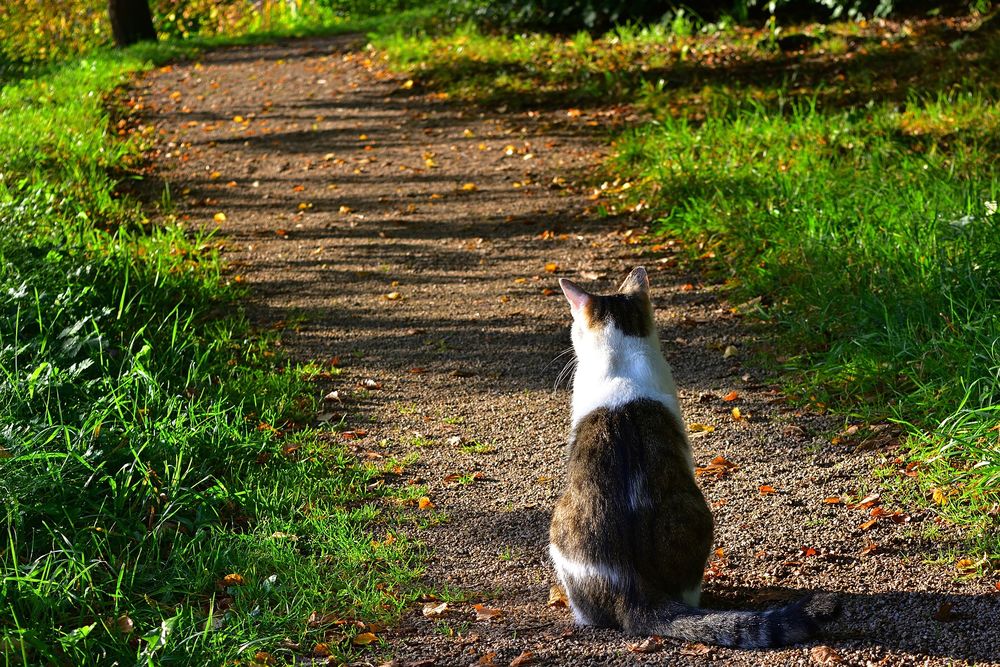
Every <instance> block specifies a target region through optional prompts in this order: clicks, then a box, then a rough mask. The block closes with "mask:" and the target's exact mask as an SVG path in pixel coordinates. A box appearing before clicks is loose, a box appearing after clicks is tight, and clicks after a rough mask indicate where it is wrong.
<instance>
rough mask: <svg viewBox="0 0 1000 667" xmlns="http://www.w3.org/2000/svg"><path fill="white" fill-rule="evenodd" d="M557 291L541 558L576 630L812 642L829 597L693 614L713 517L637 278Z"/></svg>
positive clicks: (768, 643) (732, 642)
mask: <svg viewBox="0 0 1000 667" xmlns="http://www.w3.org/2000/svg"><path fill="white" fill-rule="evenodd" d="M559 285H560V287H562V291H563V293H564V294H565V295H566V299H567V300H568V301H569V304H570V310H571V311H572V315H573V326H572V339H573V349H574V351H575V352H576V357H577V363H578V366H577V369H576V373H575V375H574V376H573V399H572V426H571V434H570V439H569V462H568V475H567V487H566V489H565V491H564V492H563V494H562V496H561V497H560V498H559V500H558V502H557V503H556V506H555V510H554V513H553V516H552V525H551V528H550V532H549V540H550V544H549V555H550V557H551V559H552V562H553V564H554V565H555V570H556V574H557V577H558V579H559V581H560V583H561V584H562V586H563V588H564V589H565V590H566V593H567V597H568V599H569V605H570V608H571V609H572V611H573V615H574V618H575V620H576V622H577V623H579V624H581V625H595V626H600V627H609V628H619V629H622V630H624V631H626V632H628V633H630V634H637V635H661V636H664V637H672V638H677V639H683V640H688V641H698V642H705V643H711V644H718V645H722V646H733V647H740V648H763V647H775V646H783V645H787V644H793V643H798V642H801V641H804V640H806V639H808V638H810V637H812V636H813V635H815V634H817V633H818V632H819V630H820V627H821V625H822V624H823V623H824V622H825V621H827V620H830V619H832V618H833V617H834V616H835V615H836V614H837V612H838V603H837V600H836V597H835V596H834V595H832V594H829V593H823V594H815V595H812V596H810V597H806V598H804V599H802V600H799V601H797V602H795V603H792V604H790V605H788V606H785V607H781V608H777V609H771V610H768V611H763V612H756V611H708V610H704V609H699V608H698V603H699V599H700V596H701V582H702V578H703V576H704V568H705V564H706V562H707V560H708V556H709V553H710V551H711V549H712V531H713V522H712V513H711V511H710V510H709V508H708V504H707V503H706V502H705V498H704V496H703V495H702V493H701V491H700V490H699V488H698V485H697V484H696V483H695V477H694V465H693V462H692V458H691V447H690V445H689V444H688V441H687V436H686V434H685V429H684V421H683V418H682V416H681V410H680V405H679V403H678V400H677V388H676V386H675V384H674V380H673V376H672V373H671V371H670V366H669V365H668V364H667V362H666V360H665V359H664V357H663V354H662V352H661V351H660V342H659V337H658V335H657V332H656V327H655V323H654V320H653V307H652V303H651V301H650V298H649V278H648V276H647V274H646V271H645V269H643V268H642V267H639V268H636V269H634V270H633V271H632V272H631V273H630V274H629V276H628V277H627V278H626V279H625V282H624V283H622V285H621V287H620V288H619V290H618V293H617V294H613V295H608V296H599V295H594V294H590V293H588V292H586V291H584V290H583V289H581V288H580V287H578V286H577V285H576V284H574V283H573V282H571V281H569V280H566V279H562V280H560V281H559Z"/></svg>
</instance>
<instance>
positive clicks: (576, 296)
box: [559, 278, 593, 314]
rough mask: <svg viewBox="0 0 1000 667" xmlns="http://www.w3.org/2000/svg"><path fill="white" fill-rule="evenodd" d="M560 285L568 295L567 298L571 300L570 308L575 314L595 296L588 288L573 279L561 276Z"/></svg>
mask: <svg viewBox="0 0 1000 667" xmlns="http://www.w3.org/2000/svg"><path fill="white" fill-rule="evenodd" d="M559 287H561V288H562V291H563V294H565V295H566V300H567V301H569V305H570V308H571V309H572V310H573V313H574V314H576V313H578V312H580V311H581V310H583V307H584V306H586V305H587V304H588V303H590V300H591V299H592V298H593V297H592V296H590V294H588V293H587V291H586V290H584V289H583V288H582V287H580V286H579V285H577V284H576V283H575V282H573V281H572V280H566V279H565V278H560V279H559Z"/></svg>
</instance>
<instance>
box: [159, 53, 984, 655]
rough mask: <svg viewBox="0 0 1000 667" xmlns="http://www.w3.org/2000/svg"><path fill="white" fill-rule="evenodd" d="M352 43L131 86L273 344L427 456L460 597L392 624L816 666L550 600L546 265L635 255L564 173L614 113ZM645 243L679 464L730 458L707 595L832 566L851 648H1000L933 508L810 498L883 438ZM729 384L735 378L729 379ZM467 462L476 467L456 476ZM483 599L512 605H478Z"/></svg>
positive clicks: (244, 56) (865, 477) (485, 650)
mask: <svg viewBox="0 0 1000 667" xmlns="http://www.w3.org/2000/svg"><path fill="white" fill-rule="evenodd" d="M357 46H358V44H357V43H356V42H354V41H353V40H351V39H349V38H339V39H324V40H312V41H301V42H294V43H288V44H284V45H277V46H264V47H248V48H238V49H232V50H223V51H217V52H214V53H210V54H208V55H206V56H205V57H204V58H203V59H202V60H201V61H200V62H199V63H197V64H184V65H178V66H175V67H172V68H165V69H163V70H160V71H157V72H154V73H152V74H151V75H150V76H148V77H147V78H146V79H145V80H144V81H142V82H140V84H139V87H140V91H139V92H140V94H141V95H142V96H143V98H144V104H145V105H146V107H147V113H148V118H149V120H150V121H151V122H153V123H154V124H155V125H156V126H157V128H158V130H159V133H160V134H159V136H160V150H161V155H160V158H159V165H160V172H161V175H162V176H163V178H165V179H166V180H168V181H169V182H170V184H171V191H172V192H173V194H174V197H175V199H176V202H177V205H178V208H179V212H180V213H182V214H184V215H188V216H190V219H191V220H192V221H195V222H207V223H209V224H211V221H212V220H213V216H215V215H216V213H223V214H224V215H225V220H224V222H222V224H221V225H220V226H221V229H222V232H223V233H224V235H225V236H226V238H228V247H229V250H228V252H227V259H228V260H229V261H231V262H232V263H233V264H234V266H235V267H236V268H235V273H236V274H238V275H239V279H241V280H244V281H245V282H246V283H247V284H248V285H249V286H250V287H251V288H252V294H253V303H252V304H251V308H252V311H251V312H252V314H253V316H254V317H255V318H256V319H257V320H258V322H259V323H261V324H263V325H268V324H275V323H279V322H285V323H296V324H297V326H296V327H295V329H296V330H295V332H290V333H289V335H287V336H286V338H285V344H286V345H287V346H289V347H290V348H291V349H292V352H293V354H294V355H295V356H296V357H298V358H301V359H329V358H331V357H334V356H339V357H340V358H341V360H342V363H343V366H344V368H345V375H344V378H345V380H344V382H342V383H341V386H343V387H346V388H347V391H348V392H352V393H353V395H354V398H355V399H357V400H358V401H359V402H358V403H357V404H358V405H360V407H361V413H360V414H355V415H354V416H353V417H352V419H353V422H352V426H353V427H354V428H361V429H365V430H367V435H366V436H364V438H363V439H362V441H361V442H363V448H362V449H363V450H372V451H377V452H379V453H382V454H386V455H388V454H393V455H396V456H404V455H406V454H407V453H410V452H416V453H418V454H419V457H420V458H419V461H418V462H417V463H416V464H414V465H413V466H411V467H409V468H408V469H407V472H406V476H407V477H411V476H412V477H419V478H421V479H423V480H424V481H425V482H426V483H427V484H428V486H429V489H430V497H431V498H432V500H433V502H434V504H435V505H436V508H437V511H438V512H440V513H441V514H442V515H444V516H446V517H447V520H445V521H443V522H440V523H437V524H435V525H433V526H431V527H429V528H426V529H421V530H416V529H415V530H414V534H415V535H416V536H417V538H418V539H420V540H422V541H424V542H425V543H426V544H427V546H428V548H429V551H428V554H429V562H428V571H427V575H426V584H427V586H428V587H429V588H430V589H432V590H437V591H448V592H450V593H452V594H454V595H460V596H462V597H463V598H464V600H465V601H464V602H453V603H452V604H451V607H452V611H451V612H450V613H449V614H448V615H446V616H444V617H443V618H441V619H436V620H432V619H428V618H424V617H423V616H422V615H421V611H420V608H419V605H415V606H414V608H413V609H412V610H411V612H410V613H408V614H407V615H406V617H405V618H404V619H403V621H402V623H401V624H400V625H399V627H397V628H395V629H392V630H389V631H387V632H386V633H385V636H386V638H387V640H388V642H389V647H390V649H391V651H392V652H393V654H394V655H395V656H396V657H397V660H398V661H399V664H407V663H411V662H419V661H420V660H423V659H433V660H434V662H433V663H430V662H425V663H420V664H435V665H468V664H470V663H475V662H476V661H478V660H480V658H481V657H483V656H487V657H488V656H489V654H490V653H492V652H495V653H496V655H495V658H494V662H492V663H491V662H481V663H479V664H497V665H508V664H510V662H511V660H512V659H513V658H515V657H516V656H518V655H519V654H521V653H522V651H525V650H527V651H531V652H532V653H533V655H534V658H535V659H536V661H537V662H536V663H535V664H549V665H580V664H588V665H590V664H599V665H627V664H664V665H676V664H704V663H707V662H708V661H717V662H718V661H721V664H743V665H760V664H769V665H785V664H795V663H798V664H808V663H809V662H810V660H811V658H810V648H812V647H795V648H789V649H785V650H780V651H758V652H739V651H731V650H725V649H719V648H706V647H700V646H690V645H684V644H681V643H675V642H664V644H663V646H662V648H661V649H660V650H658V651H656V652H653V653H649V654H639V653H635V652H632V651H630V649H629V646H630V645H631V644H634V643H635V642H636V641H637V640H636V639H634V638H628V637H623V636H622V635H621V634H619V633H617V632H612V631H595V630H588V629H579V628H578V629H571V624H570V618H569V612H568V611H567V610H566V609H563V608H553V607H548V606H547V605H546V601H547V598H548V594H549V587H550V585H551V583H552V575H551V572H550V566H549V564H548V562H547V556H546V533H547V527H548V518H549V512H550V508H551V506H552V503H553V501H554V499H555V498H556V495H557V493H558V491H559V489H560V488H561V483H562V478H563V447H564V441H565V434H566V429H567V426H568V420H569V411H568V401H569V395H568V393H567V392H566V390H565V389H562V388H561V389H559V390H557V391H553V389H552V387H553V383H554V381H555V379H556V376H557V374H558V372H559V370H560V368H561V366H562V363H561V360H560V361H554V359H555V358H556V356H557V355H558V354H559V353H560V352H561V351H562V350H564V349H566V347H567V346H568V345H569V334H568V323H569V316H568V311H567V308H566V305H565V303H564V301H563V299H562V298H561V296H559V295H558V294H557V289H556V278H557V277H559V276H568V277H572V278H574V279H577V280H579V281H581V282H582V283H585V284H588V285H590V286H592V287H597V288H600V289H605V290H608V289H611V288H613V286H614V284H615V283H616V281H618V280H620V279H621V277H622V276H624V275H625V273H626V272H627V271H628V269H629V268H631V267H632V266H633V265H635V264H637V263H639V261H640V260H639V259H637V258H636V253H637V249H636V246H634V245H631V244H630V243H629V239H628V236H627V230H628V229H630V225H637V224H639V223H637V222H631V223H630V221H629V220H628V219H617V220H609V219H606V218H601V217H599V216H597V215H593V214H590V213H588V211H587V207H588V205H592V204H593V202H591V201H590V200H589V199H588V198H587V196H586V193H585V192H582V191H579V190H577V189H574V188H572V187H565V185H564V184H565V183H570V182H572V179H573V178H574V176H577V175H578V174H579V173H581V172H582V171H585V170H586V169H588V168H590V167H591V166H592V165H594V164H595V163H596V162H597V161H598V160H599V159H600V154H601V151H602V148H601V142H600V141H599V139H598V138H597V137H596V136H595V135H596V134H598V132H599V131H600V127H598V128H594V127H593V126H591V125H588V124H587V123H588V121H589V120H595V121H598V124H599V125H600V126H603V125H604V124H605V122H606V117H605V116H601V115H599V114H598V113H596V112H595V113H594V114H593V115H591V116H587V115H585V116H584V117H582V118H576V119H568V118H567V114H566V113H565V110H563V111H561V112H554V111H553V112H543V113H540V114H525V113H518V114H514V113H503V112H496V113H486V114H484V113H480V112H478V111H473V110H469V109H462V108H460V107H456V106H454V105H450V104H448V103H446V102H444V101H442V100H440V99H437V98H436V97H435V96H434V95H426V94H419V93H417V92H416V91H413V90H410V89H407V87H406V85H405V84H404V82H402V81H400V80H398V79H393V78H391V77H389V76H388V75H384V74H379V73H378V72H374V73H373V72H372V71H370V70H369V68H368V67H366V63H365V62H364V61H365V59H366V55H365V54H364V53H363V52H350V51H349V49H351V48H356V47H357ZM563 179H565V180H563ZM220 217H221V216H220ZM641 261H644V262H645V264H646V266H647V267H648V268H649V269H650V270H651V272H652V281H653V285H654V302H655V304H656V305H657V307H658V309H659V311H658V322H659V325H660V328H661V333H662V338H663V340H664V341H665V351H666V354H667V356H668V359H669V361H670V362H671V364H672V365H673V366H674V369H675V373H676V377H677V381H678V384H679V386H680V387H681V396H682V400H683V402H684V410H685V412H686V417H687V419H688V421H689V422H698V423H702V424H709V425H712V426H714V427H715V428H714V431H711V432H704V433H698V434H696V435H695V436H694V439H693V444H694V447H695V460H696V462H697V463H699V464H700V465H705V464H707V463H709V462H710V461H711V460H712V459H713V458H714V457H716V456H723V457H725V459H726V460H728V461H730V462H732V463H733V464H735V465H736V466H738V467H737V468H735V469H732V470H729V471H728V472H727V473H726V474H725V475H724V476H722V477H721V478H719V479H714V478H712V477H711V476H703V477H702V481H703V488H704V489H705V492H706V495H707V496H708V498H709V500H710V502H711V503H712V505H713V508H714V512H715V515H716V520H717V524H718V527H717V538H716V542H717V546H718V548H719V549H720V550H721V551H720V552H719V553H721V554H722V557H721V558H717V559H716V560H715V561H714V564H713V568H712V573H711V575H710V577H709V580H708V583H707V595H706V603H707V604H710V605H714V606H743V607H746V606H757V607H760V606H766V605H767V604H773V603H774V602H775V601H779V600H784V599H788V598H792V597H795V596H797V595H798V594H799V593H800V591H804V590H812V589H830V590H836V591H840V592H842V593H844V595H845V600H846V610H845V614H844V617H843V620H842V621H841V622H840V623H838V624H837V626H836V627H835V628H834V629H833V633H832V636H830V637H827V638H825V639H824V640H822V642H821V643H822V644H826V645H829V646H832V647H834V648H835V649H836V651H837V652H838V653H839V655H840V656H842V658H843V660H844V661H845V662H846V663H849V664H891V665H897V664H921V665H923V664H967V663H972V662H976V661H978V662H979V663H980V664H982V663H984V662H988V661H997V660H1000V653H998V651H1000V648H998V647H1000V624H998V623H996V618H997V605H998V603H1000V598H998V594H997V592H996V591H995V590H994V589H993V585H992V582H987V581H982V580H979V581H962V580H960V579H959V577H958V572H957V570H956V568H955V565H954V563H955V560H956V559H957V558H958V557H959V556H960V555H961V554H952V555H950V556H949V558H950V560H949V561H948V562H946V563H945V564H944V565H941V566H934V565H928V564H925V562H924V561H925V560H926V559H928V558H929V557H931V555H933V554H935V553H936V549H935V547H934V546H933V545H932V544H931V543H928V542H927V541H925V540H923V539H922V538H921V537H920V536H921V535H923V534H925V533H927V532H930V531H931V529H934V528H935V524H934V520H933V517H932V516H929V515H914V516H912V517H909V518H910V521H909V522H908V523H897V521H901V520H903V519H904V518H906V517H904V516H903V515H899V516H897V519H896V521H894V520H892V518H891V517H889V516H883V517H881V518H879V519H878V521H877V522H875V523H874V524H873V525H872V526H871V527H870V528H868V529H867V530H862V529H861V528H860V527H859V526H861V525H862V524H864V523H865V522H866V521H868V520H870V518H872V517H871V512H872V509H873V507H867V508H855V509H851V508H849V507H847V506H846V505H845V504H825V503H824V502H823V501H824V499H826V498H833V497H842V498H844V499H845V500H846V499H855V500H856V499H859V498H862V497H864V496H865V495H867V494H868V493H869V492H871V491H873V490H875V488H876V487H875V482H874V480H872V478H871V457H873V456H874V457H883V458H884V457H889V458H890V460H891V458H892V457H894V456H895V454H894V453H892V452H891V450H890V451H888V452H887V451H886V449H885V447H883V448H882V451H881V452H879V451H876V452H875V453H872V454H865V455H860V454H855V453H854V450H855V448H856V446H857V442H856V440H853V439H852V438H850V437H847V438H845V439H844V442H841V443H839V444H837V445H831V444H830V443H829V441H828V433H829V432H828V429H830V428H832V427H834V426H835V425H836V422H832V421H830V420H829V419H826V420H825V421H824V418H823V417H820V416H817V415H814V414H812V413H808V412H793V411H790V410H789V409H788V408H786V407H784V404H783V402H782V401H781V399H780V396H778V395H776V392H774V390H773V389H771V388H769V387H768V386H765V385H763V384H761V383H759V382H758V381H757V380H756V379H755V377H756V376H755V375H754V372H753V371H751V370H747V369H745V368H744V367H743V366H742V364H741V356H740V355H739V354H737V355H735V356H729V357H726V356H725V355H724V353H723V352H724V350H725V348H726V347H727V346H728V345H734V346H735V347H736V348H737V350H740V349H743V348H744V347H745V344H744V340H743V338H742V336H743V335H744V334H743V332H742V331H741V329H740V325H739V323H738V321H737V320H736V319H735V318H734V316H732V315H731V314H730V313H729V311H728V309H727V308H726V307H724V306H722V305H720V304H719V303H718V302H717V299H716V298H715V296H714V295H713V293H712V291H711V288H710V287H700V286H699V287H697V288H695V289H690V286H689V285H687V283H697V279H696V278H695V277H693V276H684V275H679V274H677V273H676V272H675V271H674V270H672V269H669V268H667V266H668V264H669V262H667V263H657V262H656V261H655V260H654V259H650V258H648V257H647V258H646V259H644V260H641ZM550 262H555V263H556V264H558V269H557V270H556V271H555V273H554V274H553V273H552V272H548V271H547V270H546V264H548V263H550ZM550 268H551V267H550ZM397 297H398V298H397ZM366 378H371V379H374V380H375V381H377V382H378V383H380V385H381V389H378V390H372V391H369V392H365V393H366V394H367V397H364V396H361V395H360V394H361V392H360V391H359V390H357V389H353V387H354V383H356V382H357V381H360V380H363V379H366ZM733 390H735V391H736V392H738V394H739V398H738V399H737V400H736V401H733V402H726V401H724V400H722V398H723V396H725V395H726V394H727V393H729V392H730V391H733ZM733 407H739V408H740V410H741V411H742V413H743V414H744V415H747V414H748V415H750V418H749V420H748V419H743V420H739V421H737V420H734V419H733V418H732V416H731V410H732V408H733ZM364 420H367V421H364ZM456 438H457V439H456ZM899 467H900V468H901V467H902V466H899ZM477 472H478V473H482V475H481V478H480V479H476V480H474V481H472V483H471V484H462V483H461V481H468V480H460V481H453V480H455V478H454V477H449V476H453V475H466V476H468V475H471V474H473V473H477ZM404 481H405V480H404ZM768 486H769V487H772V488H773V489H774V491H775V492H774V493H767V491H768V489H767V488H765V489H764V492H765V493H762V492H761V487H768ZM884 509H885V510H887V511H888V512H889V513H890V514H891V513H892V512H894V511H896V510H900V509H903V508H896V507H892V506H887V507H885V508H884ZM876 513H878V510H876ZM870 545H875V546H874V547H871V546H870ZM473 603H484V604H486V605H487V606H489V607H491V608H497V609H499V610H500V611H501V615H500V616H499V617H497V618H496V619H494V620H492V621H489V622H484V621H476V620H475V614H474V613H473V611H472V604H473ZM947 604H951V605H952V606H951V610H950V612H947V607H946V606H947ZM935 617H936V618H935ZM941 619H946V620H941ZM449 631H450V632H452V633H454V634H449ZM813 646H816V645H813ZM373 660H374V659H373ZM361 664H365V663H361ZM830 664H833V663H830ZM997 664H1000V663H997Z"/></svg>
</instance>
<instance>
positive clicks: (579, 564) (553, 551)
mask: <svg viewBox="0 0 1000 667" xmlns="http://www.w3.org/2000/svg"><path fill="white" fill-rule="evenodd" d="M549 557H550V558H551V559H552V564H553V565H554V566H555V569H556V574H557V575H558V576H559V579H560V581H562V582H563V584H564V586H565V588H566V590H567V592H568V591H569V589H570V588H572V586H573V584H572V582H574V581H584V580H587V579H603V580H605V581H608V582H611V584H612V585H613V586H617V585H619V584H620V583H621V581H622V579H623V577H622V573H621V572H620V571H619V570H618V568H616V567H613V566H611V565H606V564H604V563H588V562H585V561H577V560H571V559H569V558H566V556H564V555H563V553H562V551H560V550H559V547H557V546H556V545H554V544H549Z"/></svg>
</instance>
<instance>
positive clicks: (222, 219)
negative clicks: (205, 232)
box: [212, 211, 226, 222]
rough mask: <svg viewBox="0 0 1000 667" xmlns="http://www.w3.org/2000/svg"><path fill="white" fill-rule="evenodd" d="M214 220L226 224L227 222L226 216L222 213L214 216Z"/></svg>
mask: <svg viewBox="0 0 1000 667" xmlns="http://www.w3.org/2000/svg"><path fill="white" fill-rule="evenodd" d="M212 219H213V220H215V221H216V222H225V221H226V214H225V213H223V212H221V211H220V212H218V213H216V214H215V215H213V216H212Z"/></svg>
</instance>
